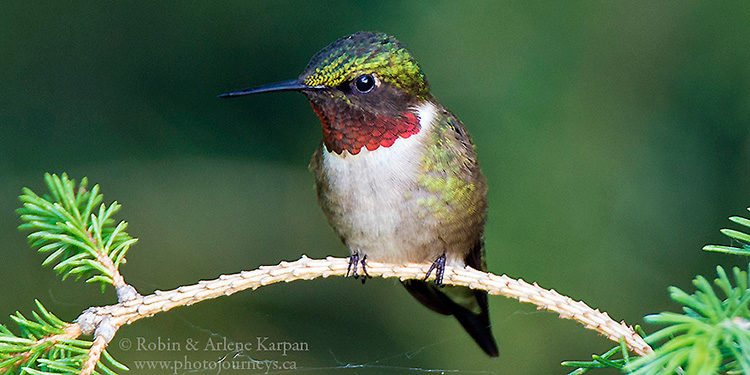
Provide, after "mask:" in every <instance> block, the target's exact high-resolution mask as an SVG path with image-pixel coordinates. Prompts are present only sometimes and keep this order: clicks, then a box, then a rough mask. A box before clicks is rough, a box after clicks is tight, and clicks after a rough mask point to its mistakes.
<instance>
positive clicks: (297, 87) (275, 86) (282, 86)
mask: <svg viewBox="0 0 750 375" xmlns="http://www.w3.org/2000/svg"><path fill="white" fill-rule="evenodd" d="M323 87H324V86H308V85H306V84H304V83H302V82H300V81H299V80H296V79H292V80H289V81H283V82H276V83H271V84H268V85H263V86H258V87H253V88H249V89H242V90H237V91H232V92H225V93H223V94H220V95H219V97H220V98H234V97H237V96H244V95H252V94H261V93H264V92H276V91H302V90H317V89H322V88H323Z"/></svg>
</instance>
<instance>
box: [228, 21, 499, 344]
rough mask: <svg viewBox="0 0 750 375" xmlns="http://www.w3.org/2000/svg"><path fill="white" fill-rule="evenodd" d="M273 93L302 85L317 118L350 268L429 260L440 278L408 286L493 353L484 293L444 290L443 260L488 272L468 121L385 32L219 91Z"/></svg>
mask: <svg viewBox="0 0 750 375" xmlns="http://www.w3.org/2000/svg"><path fill="white" fill-rule="evenodd" d="M273 91H298V92H301V93H302V94H304V95H305V96H306V97H307V99H308V100H309V101H310V104H311V105H312V107H313V110H314V111H315V114H317V115H318V117H319V118H320V122H321V126H322V128H323V142H322V144H321V145H320V146H319V147H318V149H317V150H316V151H315V153H314V155H313V158H312V161H311V162H310V170H312V171H313V172H314V173H315V182H316V188H317V193H318V201H319V203H320V205H321V207H322V208H323V211H324V212H325V215H326V217H327V218H328V222H329V223H330V224H331V226H332V227H333V229H334V231H335V232H336V234H338V235H339V237H340V238H341V240H342V241H343V242H344V244H345V245H346V246H347V247H348V248H349V251H350V252H351V257H350V261H349V267H350V271H351V274H352V275H353V276H355V277H357V276H358V271H357V268H358V267H359V266H360V265H361V267H362V273H361V275H362V276H366V274H367V270H366V260H367V259H370V260H376V261H381V262H389V263H406V262H417V263H423V262H432V267H431V268H430V272H428V274H427V276H425V280H426V279H427V277H429V275H430V273H431V272H432V271H433V270H434V271H435V273H436V277H437V278H436V282H435V284H431V283H428V282H426V281H424V280H408V281H404V283H403V284H404V286H405V287H406V289H407V290H408V291H409V292H410V293H411V294H412V295H413V296H414V297H415V298H416V299H417V300H419V302H421V303H422V304H424V305H426V306H427V307H429V308H430V309H432V310H434V311H437V312H439V313H441V314H445V315H453V316H455V317H456V319H458V321H459V322H460V323H461V325H462V326H463V327H464V328H465V329H466V331H467V332H468V333H469V334H470V335H471V337H472V338H474V340H475V341H476V342H477V343H478V344H479V346H480V347H481V348H482V349H483V350H484V351H485V352H486V353H487V354H488V355H490V356H493V357H496V356H497V354H498V352H497V345H496V344H495V339H494V337H493V336H492V331H491V330H490V320H489V315H488V308H487V293H486V292H483V291H477V290H471V289H468V288H464V287H455V286H444V287H441V284H442V276H443V270H444V268H445V265H446V264H450V265H456V266H471V267H473V268H476V269H479V270H486V268H487V267H486V265H485V261H484V239H483V232H484V223H485V217H486V213H485V212H486V207H487V200H486V193H487V185H486V182H485V179H484V176H483V175H482V172H481V171H480V169H479V165H478V163H477V157H476V154H475V152H474V145H473V144H472V142H471V139H470V138H469V135H468V133H467V132H466V128H464V126H463V124H462V123H461V121H460V120H459V119H458V118H457V117H456V116H454V115H453V114H452V113H451V112H449V111H448V110H447V109H445V107H443V106H442V105H441V104H440V103H438V101H437V100H436V99H435V98H434V97H433V96H432V95H431V94H430V91H429V89H428V85H427V80H426V79H425V76H424V74H423V73H422V69H421V68H420V67H419V65H418V64H417V61H416V60H415V59H414V57H413V56H412V55H411V53H410V52H409V51H407V50H406V48H405V47H404V46H403V45H402V44H401V43H399V42H398V41H397V40H396V39H395V38H393V37H391V36H388V35H386V34H383V33H377V32H358V33H355V34H352V35H350V36H348V37H345V38H341V39H339V40H337V41H335V42H333V43H332V44H330V45H329V46H327V47H326V48H324V49H323V50H321V51H320V52H318V53H317V54H316V55H315V56H313V58H312V60H310V63H309V64H308V65H307V67H306V68H305V71H304V72H303V73H302V75H300V76H299V77H298V78H296V79H293V80H290V81H285V82H279V83H274V84H270V85H266V86H260V87H255V88H251V89H245V90H240V91H234V92H229V93H226V94H221V95H220V97H236V96H242V95H250V94H259V93H264V92H273ZM363 280H364V279H363Z"/></svg>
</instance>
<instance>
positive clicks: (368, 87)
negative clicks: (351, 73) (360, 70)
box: [354, 74, 375, 94]
mask: <svg viewBox="0 0 750 375" xmlns="http://www.w3.org/2000/svg"><path fill="white" fill-rule="evenodd" d="M354 87H356V88H357V91H359V92H361V93H363V94H364V93H368V92H370V91H372V88H373V87H375V77H373V76H372V75H371V74H363V75H361V76H359V77H357V79H355V80H354Z"/></svg>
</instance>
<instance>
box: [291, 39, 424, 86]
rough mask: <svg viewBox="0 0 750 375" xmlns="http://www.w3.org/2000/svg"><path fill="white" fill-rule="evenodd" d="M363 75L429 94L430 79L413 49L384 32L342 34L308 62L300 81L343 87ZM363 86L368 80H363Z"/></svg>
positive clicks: (309, 84)
mask: <svg viewBox="0 0 750 375" xmlns="http://www.w3.org/2000/svg"><path fill="white" fill-rule="evenodd" d="M362 75H372V76H374V78H375V79H376V80H379V81H381V82H383V83H386V84H389V85H391V86H393V87H395V88H397V89H400V90H404V91H406V92H407V93H409V94H411V95H413V96H415V97H418V98H425V97H426V96H427V95H428V94H429V89H428V87H427V80H426V79H425V76H424V73H422V69H421V68H420V67H419V64H418V63H417V61H416V60H415V59H414V57H413V56H412V55H411V53H410V52H409V51H408V50H407V49H406V47H404V46H403V45H402V44H401V43H399V41H398V40H396V38H394V37H392V36H390V35H387V34H384V33H380V32H366V31H361V32H358V33H355V34H352V35H349V36H348V37H345V38H341V39H339V40H337V41H335V42H333V43H331V44H330V45H328V47H326V48H323V50H321V51H320V52H318V53H317V54H315V56H313V58H312V59H311V60H310V63H309V64H307V68H305V72H304V73H302V75H301V76H300V78H299V79H300V81H301V82H303V83H304V84H306V85H308V86H319V85H322V86H326V87H340V86H341V85H343V84H347V83H349V82H352V83H353V84H354V85H355V87H354V88H355V89H356V88H357V87H356V85H357V82H356V79H357V78H359V77H360V76H362ZM360 86H361V88H366V87H367V84H364V85H363V84H362V83H361V82H360Z"/></svg>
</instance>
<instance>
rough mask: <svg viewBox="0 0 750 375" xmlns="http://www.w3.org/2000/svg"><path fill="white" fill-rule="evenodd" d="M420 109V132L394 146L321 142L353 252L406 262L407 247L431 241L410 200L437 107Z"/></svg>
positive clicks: (340, 222) (342, 229)
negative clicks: (352, 148)
mask: <svg viewBox="0 0 750 375" xmlns="http://www.w3.org/2000/svg"><path fill="white" fill-rule="evenodd" d="M417 110H418V115H419V125H420V131H419V133H417V134H414V135H412V136H411V137H409V138H399V139H398V140H396V142H395V143H394V144H393V145H392V146H391V147H380V148H377V149H375V150H373V151H368V150H367V149H364V148H363V149H362V151H361V152H360V153H358V154H357V155H351V154H349V153H347V152H344V153H342V155H339V154H336V153H335V152H328V151H327V150H326V149H325V146H322V147H324V149H323V160H322V162H323V164H324V168H326V170H327V172H328V176H329V179H330V185H329V189H330V190H331V193H332V195H333V196H334V197H338V199H335V201H334V202H329V203H330V204H335V205H337V206H338V207H337V209H336V211H338V212H340V213H341V214H342V215H341V216H339V215H337V218H335V220H332V224H333V225H334V226H335V227H336V230H337V232H339V234H341V235H342V237H344V238H345V240H346V242H347V245H348V246H349V247H350V250H351V251H352V252H355V251H359V252H360V254H362V255H364V254H366V255H368V257H369V258H370V259H375V260H381V261H404V260H406V259H404V254H405V253H408V251H406V252H405V251H404V250H409V249H405V248H404V247H414V246H419V244H421V243H424V242H425V241H428V240H430V239H427V238H421V236H423V234H422V233H423V232H424V228H420V227H419V225H420V223H418V222H417V220H415V218H414V215H413V214H411V212H408V211H410V210H412V209H414V207H411V206H410V205H413V204H416V203H414V202H416V199H411V197H409V194H410V192H414V191H416V190H417V182H416V177H417V176H418V174H419V168H420V161H421V155H422V149H423V147H424V140H423V138H424V137H426V136H428V135H429V133H430V129H431V128H432V120H433V119H434V117H435V111H436V109H435V106H434V105H433V104H432V103H429V102H426V103H424V104H422V105H421V106H420V107H419V108H418V109H417ZM404 210H406V211H407V212H405V211H404ZM334 221H335V222H334ZM424 235H426V234H424Z"/></svg>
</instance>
